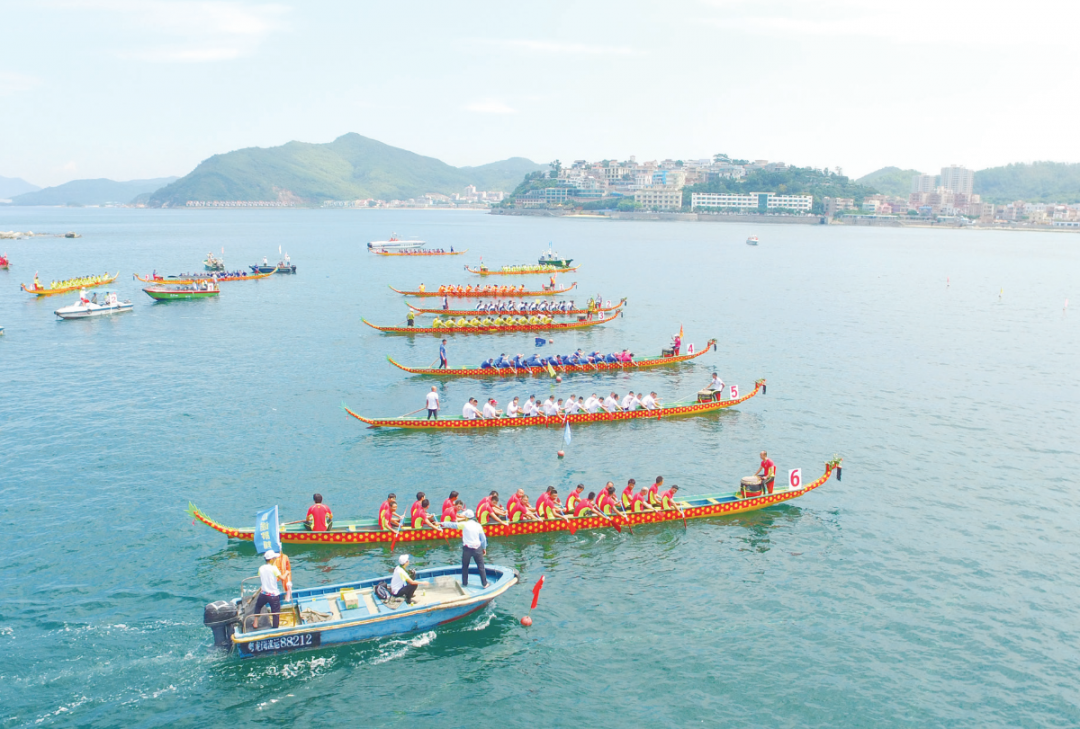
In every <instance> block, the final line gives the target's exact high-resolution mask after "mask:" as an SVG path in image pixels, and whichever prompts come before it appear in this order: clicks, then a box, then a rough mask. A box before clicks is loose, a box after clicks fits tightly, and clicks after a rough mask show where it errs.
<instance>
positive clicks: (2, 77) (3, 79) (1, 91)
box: [0, 71, 41, 96]
mask: <svg viewBox="0 0 1080 729" xmlns="http://www.w3.org/2000/svg"><path fill="white" fill-rule="evenodd" d="M39 83H41V80H40V79H38V78H35V77H34V76H27V75H25V74H21V73H13V72H11V71H0V96H8V95H10V94H17V93H19V92H20V91H29V90H30V89H32V88H34V87H35V86H37V85H38V84H39Z"/></svg>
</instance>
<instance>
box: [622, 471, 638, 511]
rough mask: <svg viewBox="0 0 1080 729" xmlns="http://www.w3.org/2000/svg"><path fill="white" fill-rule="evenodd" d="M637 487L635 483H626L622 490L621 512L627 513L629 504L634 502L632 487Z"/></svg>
mask: <svg viewBox="0 0 1080 729" xmlns="http://www.w3.org/2000/svg"><path fill="white" fill-rule="evenodd" d="M635 486H637V481H635V480H634V479H630V480H629V481H627V482H626V488H624V489H623V490H622V508H623V511H627V510H628V509H629V508H630V502H632V501H633V500H634V487H635Z"/></svg>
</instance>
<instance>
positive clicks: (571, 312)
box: [406, 296, 626, 316]
mask: <svg viewBox="0 0 1080 729" xmlns="http://www.w3.org/2000/svg"><path fill="white" fill-rule="evenodd" d="M545 303H547V304H548V308H547V309H535V310H534V309H529V310H528V311H517V310H512V309H507V310H505V311H504V310H501V309H500V310H497V311H486V310H483V309H421V308H420V307H418V306H413V305H412V304H406V306H408V307H409V308H410V309H412V310H413V311H414V312H416V313H417V314H438V315H440V316H478V315H483V316H492V315H498V316H507V315H509V316H530V315H532V314H547V315H548V316H587V315H589V314H598V313H600V312H607V311H615V310H616V309H618V308H619V307H620V306H623V305H625V304H626V297H625V296H624V297H623V298H622V299H621V300H620V301H619V302H618V303H617V304H612V303H611V302H610V301H608V302H607V303H606V304H605V305H603V306H599V307H597V308H595V309H592V310H590V309H555V308H551V307H554V306H555V305H556V304H555V302H554V301H547V302H545ZM570 303H573V302H570ZM522 305H524V304H522Z"/></svg>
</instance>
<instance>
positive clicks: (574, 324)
mask: <svg viewBox="0 0 1080 729" xmlns="http://www.w3.org/2000/svg"><path fill="white" fill-rule="evenodd" d="M618 316H619V310H618V309H615V310H614V311H612V312H611V316H607V317H597V318H596V319H593V320H592V321H588V320H586V321H567V322H557V321H553V322H548V323H546V324H540V323H537V324H530V323H528V322H527V321H525V320H524V319H522V321H521V323H520V324H501V325H490V324H489V325H483V324H477V325H476V326H465V327H459V326H452V327H451V326H441V327H408V326H406V327H381V326H378V325H377V324H372V323H371V322H369V321H368V320H367V319H364V318H363V317H361V318H360V321H362V322H364V323H365V324H367V325H368V326H369V327H371V328H372V329H378V330H379V331H380V332H385V333H387V334H435V335H442V334H503V333H506V332H551V331H567V330H569V329H588V328H589V327H595V326H599V325H601V324H607V323H608V322H610V321H612V320H613V319H616V318H618Z"/></svg>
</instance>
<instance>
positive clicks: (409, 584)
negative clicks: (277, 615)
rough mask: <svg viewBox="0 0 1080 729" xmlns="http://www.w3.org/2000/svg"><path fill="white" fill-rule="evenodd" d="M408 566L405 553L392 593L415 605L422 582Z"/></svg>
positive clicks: (399, 559)
mask: <svg viewBox="0 0 1080 729" xmlns="http://www.w3.org/2000/svg"><path fill="white" fill-rule="evenodd" d="M408 568H409V555H407V554H403V555H401V556H400V557H398V566H397V567H395V568H394V574H393V576H392V577H391V578H390V594H391V595H393V596H394V597H400V598H403V599H404V600H405V604H406V605H413V604H414V603H413V595H414V594H415V593H416V588H417V587H418V586H419V585H420V583H419V582H418V581H416V580H414V579H413V578H412V575H410V574H409V571H408ZM275 627H277V626H275Z"/></svg>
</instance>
